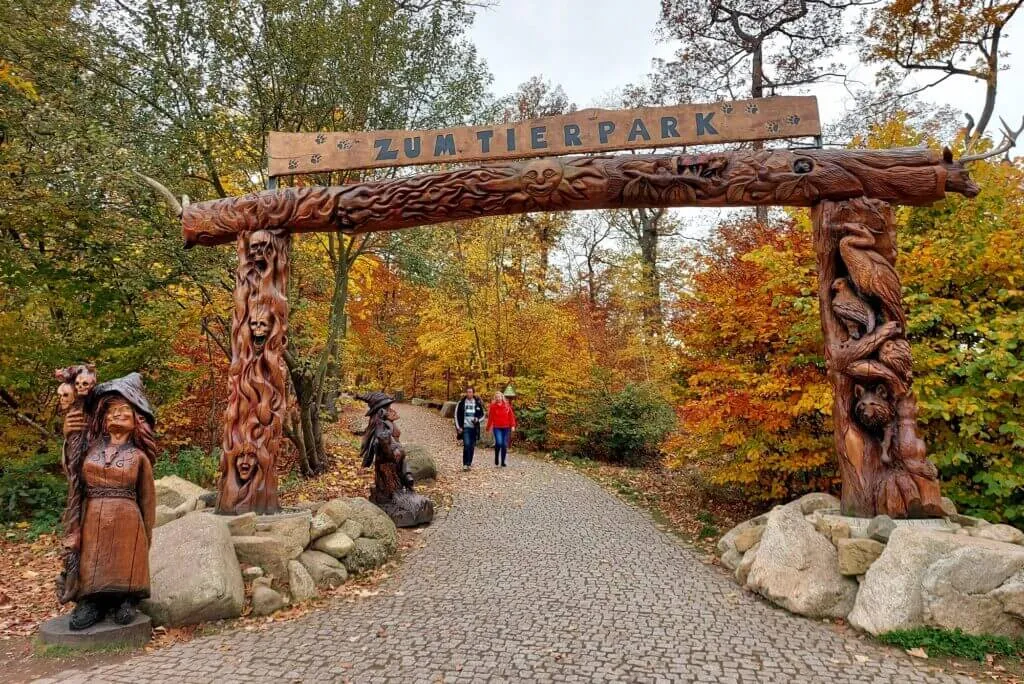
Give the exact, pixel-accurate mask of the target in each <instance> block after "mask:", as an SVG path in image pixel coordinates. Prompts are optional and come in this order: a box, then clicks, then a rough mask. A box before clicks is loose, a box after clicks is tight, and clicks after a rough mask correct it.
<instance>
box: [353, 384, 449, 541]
mask: <svg viewBox="0 0 1024 684" xmlns="http://www.w3.org/2000/svg"><path fill="white" fill-rule="evenodd" d="M356 398H357V399H359V400H360V401H363V402H366V404H367V405H368V406H369V410H367V412H366V415H367V416H369V418H370V422H369V424H368V425H367V426H366V432H365V433H363V444H362V447H361V448H360V450H359V455H360V456H362V457H363V467H364V468H369V467H370V466H371V465H373V487H371V489H370V501H372V502H373V503H375V504H377V505H378V506H380V507H381V508H382V509H383V510H384V512H385V513H387V514H388V515H389V516H390V517H391V519H392V520H393V521H394V523H395V525H397V526H398V527H413V526H414V525H421V524H423V523H428V522H430V521H431V520H433V519H434V504H433V502H431V501H430V499H428V498H427V497H425V496H423V495H421V494H417V493H416V492H414V491H413V478H412V475H410V474H409V471H408V469H407V468H406V465H405V449H404V448H402V443H401V442H399V441H398V438H399V436H400V435H401V431H400V430H399V429H398V426H397V425H396V424H395V421H396V420H398V412H397V411H395V409H394V407H393V406H392V404H393V403H394V402H395V400H394V399H393V398H391V397H389V396H388V395H386V394H384V393H383V392H370V393H368V394H361V395H359V396H357V397H356Z"/></svg>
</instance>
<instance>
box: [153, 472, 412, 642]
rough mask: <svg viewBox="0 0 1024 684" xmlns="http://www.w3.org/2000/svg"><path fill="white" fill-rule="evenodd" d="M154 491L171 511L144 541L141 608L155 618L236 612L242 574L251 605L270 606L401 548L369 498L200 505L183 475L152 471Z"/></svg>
mask: <svg viewBox="0 0 1024 684" xmlns="http://www.w3.org/2000/svg"><path fill="white" fill-rule="evenodd" d="M171 492H173V493H174V494H172V493H171ZM157 493H158V494H157V496H158V500H160V501H161V505H162V506H164V507H165V508H166V509H168V510H170V511H174V512H175V515H173V516H171V515H164V516H163V518H162V519H158V521H157V524H158V527H157V528H156V529H155V530H154V534H153V544H152V547H151V549H150V574H151V596H150V598H149V599H148V600H146V601H144V602H143V605H142V609H143V610H144V611H145V612H146V613H147V614H149V615H150V617H152V619H153V622H154V623H155V624H157V625H169V626H178V625H186V624H194V623H198V622H206V621H210V620H219V619H224V618H232V617H238V616H239V615H241V614H242V610H243V607H244V602H245V584H246V583H251V586H252V612H253V614H256V615H267V614H270V613H272V612H274V611H275V610H279V609H280V608H281V607H283V606H285V605H289V604H298V603H303V602H305V601H309V600H311V599H314V598H316V597H317V596H318V594H319V591H320V590H321V589H329V588H333V587H337V586H338V585H340V584H342V583H344V582H345V581H346V580H347V579H348V577H349V575H358V574H361V573H364V572H368V571H370V570H373V569H374V568H377V567H379V566H380V565H383V564H384V563H385V562H386V561H387V560H388V558H389V557H390V556H391V555H392V554H394V553H395V551H396V550H397V548H398V532H397V529H396V528H395V524H394V523H393V522H392V521H391V519H390V518H389V517H388V516H387V514H385V513H384V511H382V510H381V509H380V508H378V507H377V506H375V505H373V504H372V503H370V502H369V501H367V500H366V499H360V498H350V499H333V500H331V501H328V502H326V503H321V504H303V505H302V507H301V508H297V509H295V510H289V511H285V512H282V513H278V514H275V515H259V516H258V515H256V514H255V513H246V514H244V515H236V516H225V515H215V514H213V513H212V512H209V511H206V510H204V505H203V504H204V502H205V501H209V500H210V497H209V493H208V492H206V491H205V490H203V489H202V488H200V487H197V486H196V485H193V484H191V483H189V482H187V481H186V480H181V478H162V479H161V480H158V481H157ZM161 497H163V498H161ZM164 502H166V503H164ZM186 508H188V510H184V509H186ZM179 509H181V510H182V513H181V515H177V511H178V510H179ZM159 517H160V516H159V515H158V518H159Z"/></svg>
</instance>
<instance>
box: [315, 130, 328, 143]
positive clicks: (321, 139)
mask: <svg viewBox="0 0 1024 684" xmlns="http://www.w3.org/2000/svg"><path fill="white" fill-rule="evenodd" d="M325 140H327V136H326V135H324V134H323V133H317V136H316V144H317V145H323V144H324V141H325Z"/></svg>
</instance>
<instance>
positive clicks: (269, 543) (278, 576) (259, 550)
mask: <svg viewBox="0 0 1024 684" xmlns="http://www.w3.org/2000/svg"><path fill="white" fill-rule="evenodd" d="M231 541H232V543H233V544H234V546H235V555H236V556H238V562H239V563H242V564H243V565H258V566H259V567H261V568H263V572H265V573H266V574H268V575H271V576H272V577H273V578H274V579H275V580H276V581H277V582H279V583H283V582H286V581H287V579H288V561H290V560H293V559H295V558H297V557H298V555H299V554H295V555H292V548H291V546H290V545H289V544H287V543H286V542H285V540H283V539H279V538H278V537H231ZM299 553H302V552H301V551H300V552H299Z"/></svg>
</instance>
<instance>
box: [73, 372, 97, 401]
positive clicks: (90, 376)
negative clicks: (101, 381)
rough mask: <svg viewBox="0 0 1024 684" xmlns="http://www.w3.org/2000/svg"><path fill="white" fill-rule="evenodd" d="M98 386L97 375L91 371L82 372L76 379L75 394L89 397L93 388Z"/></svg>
mask: <svg viewBox="0 0 1024 684" xmlns="http://www.w3.org/2000/svg"><path fill="white" fill-rule="evenodd" d="M95 386H96V374H95V373H93V372H92V371H90V370H82V371H80V372H79V373H78V375H77V376H76V377H75V392H76V393H77V394H78V396H79V397H87V396H89V392H92V388H93V387H95Z"/></svg>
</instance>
